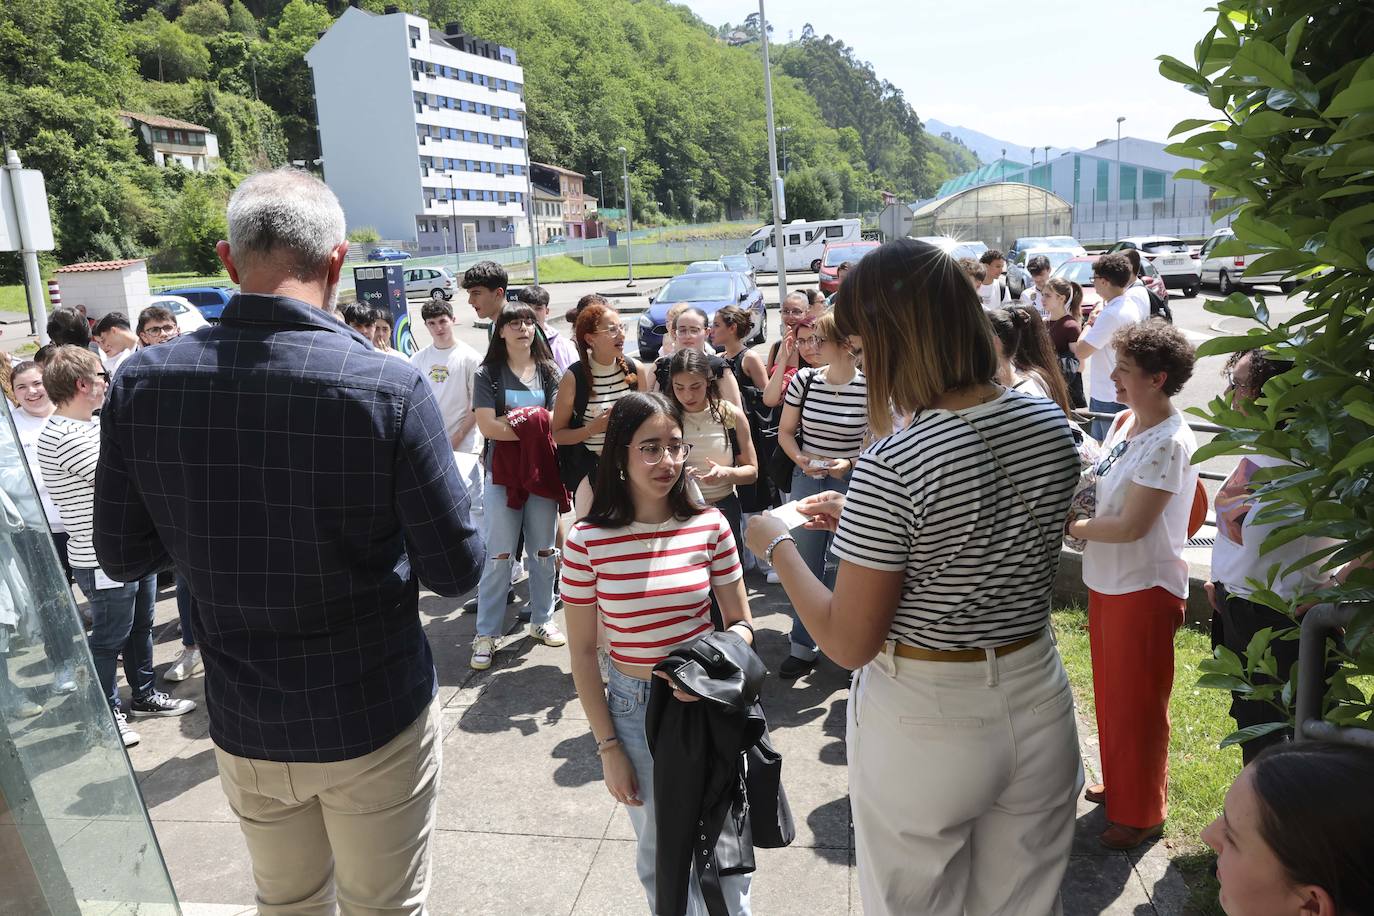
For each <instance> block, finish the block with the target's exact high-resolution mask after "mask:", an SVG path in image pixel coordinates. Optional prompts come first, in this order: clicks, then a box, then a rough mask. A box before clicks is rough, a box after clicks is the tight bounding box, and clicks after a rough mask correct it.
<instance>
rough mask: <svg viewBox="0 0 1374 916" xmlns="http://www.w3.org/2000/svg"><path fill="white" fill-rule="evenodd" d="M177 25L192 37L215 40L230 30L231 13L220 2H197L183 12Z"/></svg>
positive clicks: (198, 0)
mask: <svg viewBox="0 0 1374 916" xmlns="http://www.w3.org/2000/svg"><path fill="white" fill-rule="evenodd" d="M177 25H179V26H181V27H182V28H183V29H185V30H186V31H188V32H190V33H191V34H192V35H199V36H200V37H201V38H206V39H209V38H213V37H215V36H216V35H218V34H220V33H221V32H223V31H225V30H226V29H228V28H229V11H228V10H226V9H225V8H224V4H223V3H221V2H220V0H197V2H196V3H192V4H191V5H190V6H188V7H186V8H185V9H184V10H182V11H181V15H180V16H178V17H177Z"/></svg>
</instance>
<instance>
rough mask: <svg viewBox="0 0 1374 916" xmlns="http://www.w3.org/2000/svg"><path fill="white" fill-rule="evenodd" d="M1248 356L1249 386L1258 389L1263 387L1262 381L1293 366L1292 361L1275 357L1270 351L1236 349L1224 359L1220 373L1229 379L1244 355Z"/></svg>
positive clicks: (1281, 373)
mask: <svg viewBox="0 0 1374 916" xmlns="http://www.w3.org/2000/svg"><path fill="white" fill-rule="evenodd" d="M1247 356H1248V357H1250V378H1249V380H1248V381H1249V383H1250V387H1251V388H1253V389H1254V390H1255V391H1259V390H1260V389H1261V388H1263V387H1264V383H1265V382H1267V381H1269V380H1270V379H1271V378H1273V377H1274V376H1276V375H1283V374H1284V373H1285V372H1287V371H1288V370H1289V369H1292V368H1293V361H1292V360H1289V359H1277V358H1275V356H1274V355H1273V354H1272V353H1268V352H1266V351H1264V350H1237V351H1236V352H1234V353H1232V354H1231V355H1230V356H1229V357H1228V358H1227V360H1226V365H1225V366H1224V367H1223V368H1222V370H1221V374H1222V376H1223V377H1224V378H1226V379H1227V380H1230V378H1231V375H1232V373H1234V372H1235V371H1236V367H1237V366H1239V365H1240V361H1241V360H1243V359H1245V357H1247Z"/></svg>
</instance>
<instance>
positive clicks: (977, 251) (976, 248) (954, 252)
mask: <svg viewBox="0 0 1374 916" xmlns="http://www.w3.org/2000/svg"><path fill="white" fill-rule="evenodd" d="M912 238H913V239H915V240H916V241H918V242H925V243H926V244H927V245H934V246H935V247H936V248H942V249H944V252H945V254H947V255H949V256H950V257H951V258H954V260H956V261H957V260H959V259H960V258H973V259H974V260H975V261H976V260H978V257H979V256H980V255H981V254H982V253H983V252H985V251H987V250H988V246H987V245H986V244H984V243H983V242H961V241H960V240H959V239H956V238H950V237H949V236H947V235H917V236H912Z"/></svg>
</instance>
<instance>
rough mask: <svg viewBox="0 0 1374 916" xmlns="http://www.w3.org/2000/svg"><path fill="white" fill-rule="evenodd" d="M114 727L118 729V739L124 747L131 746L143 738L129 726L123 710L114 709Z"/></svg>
mask: <svg viewBox="0 0 1374 916" xmlns="http://www.w3.org/2000/svg"><path fill="white" fill-rule="evenodd" d="M114 717H115V728H117V729H119V740H120V741H123V742H124V746H125V747H133V746H134V745H135V744H138V742H140V741H142V740H143V739H142V738H140V737H139V734H138V732H136V731H134V730H133V729H132V728H130V727H129V719H128V717H127V716H125V715H124V710H122V709H116V710H114Z"/></svg>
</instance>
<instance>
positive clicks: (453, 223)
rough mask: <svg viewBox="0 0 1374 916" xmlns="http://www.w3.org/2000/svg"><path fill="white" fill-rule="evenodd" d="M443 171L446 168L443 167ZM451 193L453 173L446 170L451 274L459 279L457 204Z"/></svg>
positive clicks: (460, 272) (460, 274)
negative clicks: (450, 239)
mask: <svg viewBox="0 0 1374 916" xmlns="http://www.w3.org/2000/svg"><path fill="white" fill-rule="evenodd" d="M445 171H446V172H447V171H448V170H447V169H445ZM453 195H454V190H453V173H452V172H448V221H449V225H450V227H451V229H450V231H451V232H452V233H453V271H454V273H453V276H454V279H455V280H461V279H463V271H462V260H461V259H460V258H459V257H458V211H457V210H455V209H454V207H456V206H457V204H455V203H454V202H453Z"/></svg>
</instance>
